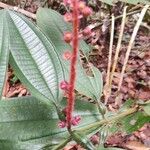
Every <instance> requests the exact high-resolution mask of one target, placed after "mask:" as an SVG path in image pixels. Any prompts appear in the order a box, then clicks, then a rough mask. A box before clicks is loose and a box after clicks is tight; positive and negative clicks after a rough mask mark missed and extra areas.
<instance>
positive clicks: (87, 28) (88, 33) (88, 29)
mask: <svg viewBox="0 0 150 150" xmlns="http://www.w3.org/2000/svg"><path fill="white" fill-rule="evenodd" d="M91 33H92V31H91V29H90V27H86V28H85V29H84V30H83V31H82V34H83V36H89V35H90V34H91Z"/></svg>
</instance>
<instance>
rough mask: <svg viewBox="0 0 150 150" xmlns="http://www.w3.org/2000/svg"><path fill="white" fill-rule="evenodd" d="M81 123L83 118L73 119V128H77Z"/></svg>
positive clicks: (76, 117)
mask: <svg viewBox="0 0 150 150" xmlns="http://www.w3.org/2000/svg"><path fill="white" fill-rule="evenodd" d="M80 121H81V117H80V116H75V117H74V118H73V119H72V121H71V124H72V125H73V126H77V125H78V124H79V123H80Z"/></svg>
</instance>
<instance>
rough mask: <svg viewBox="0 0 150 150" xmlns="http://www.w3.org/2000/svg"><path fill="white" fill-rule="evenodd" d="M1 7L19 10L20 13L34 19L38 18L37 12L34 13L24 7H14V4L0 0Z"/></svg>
mask: <svg viewBox="0 0 150 150" xmlns="http://www.w3.org/2000/svg"><path fill="white" fill-rule="evenodd" d="M0 8H4V9H10V10H14V11H17V12H19V13H22V14H24V15H25V16H27V17H29V18H32V19H34V20H36V15H35V14H33V13H31V12H28V11H26V10H24V9H20V8H18V7H13V6H11V5H7V4H4V3H2V2H0Z"/></svg>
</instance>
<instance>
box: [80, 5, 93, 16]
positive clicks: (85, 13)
mask: <svg viewBox="0 0 150 150" xmlns="http://www.w3.org/2000/svg"><path fill="white" fill-rule="evenodd" d="M81 12H82V15H83V16H84V17H88V16H90V15H91V14H92V9H91V8H90V7H88V6H86V7H85V8H83V9H82V11H81Z"/></svg>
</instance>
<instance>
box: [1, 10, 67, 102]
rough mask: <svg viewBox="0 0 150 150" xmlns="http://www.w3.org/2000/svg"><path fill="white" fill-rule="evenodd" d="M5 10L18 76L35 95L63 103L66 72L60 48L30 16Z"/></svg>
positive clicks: (11, 60) (12, 61)
mask: <svg viewBox="0 0 150 150" xmlns="http://www.w3.org/2000/svg"><path fill="white" fill-rule="evenodd" d="M3 12H5V13H4V14H3V17H4V18H6V19H5V24H7V25H8V29H9V35H10V36H9V42H10V50H11V57H10V64H11V65H12V66H13V69H14V70H15V73H16V75H17V77H18V78H19V79H20V80H21V82H22V83H23V84H25V85H26V87H27V88H28V89H29V90H30V92H31V93H32V94H33V95H34V96H35V97H38V98H41V99H43V100H50V101H53V102H54V103H59V101H60V100H61V97H62V92H61V90H59V89H60V88H59V82H60V81H61V80H64V74H63V69H62V64H61V61H60V60H59V57H58V55H57V49H56V48H55V46H54V45H53V44H52V43H51V42H50V41H49V40H47V38H46V37H45V36H44V34H43V33H42V32H41V31H40V30H39V29H38V28H37V27H36V26H35V25H34V24H33V23H32V22H30V21H29V20H28V19H27V18H25V17H24V16H22V15H20V14H18V13H16V12H12V11H8V10H3Z"/></svg>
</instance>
